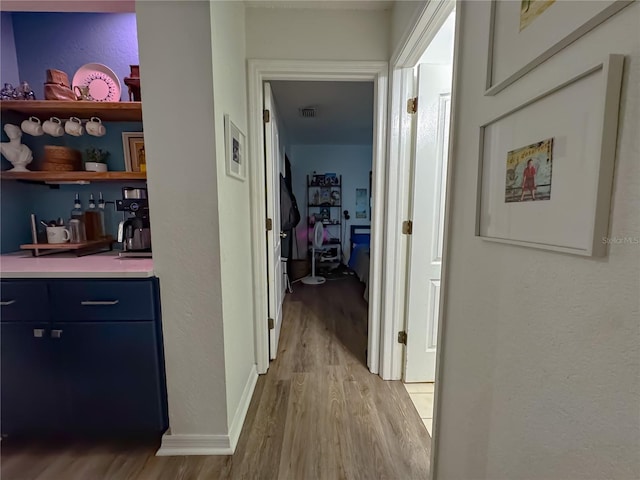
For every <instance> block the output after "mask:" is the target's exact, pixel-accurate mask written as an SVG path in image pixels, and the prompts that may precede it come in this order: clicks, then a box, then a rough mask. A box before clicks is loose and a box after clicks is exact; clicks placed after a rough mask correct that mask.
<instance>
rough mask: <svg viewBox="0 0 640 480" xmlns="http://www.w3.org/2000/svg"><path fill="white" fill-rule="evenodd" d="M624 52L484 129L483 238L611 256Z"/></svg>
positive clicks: (479, 212) (479, 218)
mask: <svg viewBox="0 0 640 480" xmlns="http://www.w3.org/2000/svg"><path fill="white" fill-rule="evenodd" d="M623 65H624V56H623V55H609V56H608V58H607V59H606V60H605V61H604V62H602V63H600V64H598V65H596V66H594V67H592V68H590V69H588V70H586V71H585V72H583V73H581V74H580V75H578V76H576V77H574V78H572V79H569V80H568V81H565V82H563V83H561V84H559V85H558V86H557V87H555V88H553V89H552V90H550V91H548V92H545V93H543V94H542V95H540V96H538V97H536V98H533V99H531V100H529V101H527V102H525V103H524V104H522V105H520V106H518V107H516V108H515V109H513V110H511V111H509V112H506V113H504V114H503V115H501V116H499V117H498V118H495V119H493V120H491V121H489V122H487V123H486V124H484V125H482V126H481V127H480V161H479V166H478V192H477V193H478V197H477V202H476V236H478V237H480V238H482V239H483V240H489V241H494V242H500V243H510V244H514V245H521V246H528V247H533V248H540V249H546V250H552V251H557V252H565V253H573V254H576V255H583V256H603V255H606V248H607V247H606V244H607V242H606V236H607V234H608V226H609V208H610V202H611V191H612V183H613V171H614V163H615V153H616V137H617V131H618V110H619V102H620V88H621V84H622V70H623Z"/></svg>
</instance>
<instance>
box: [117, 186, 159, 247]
mask: <svg viewBox="0 0 640 480" xmlns="http://www.w3.org/2000/svg"><path fill="white" fill-rule="evenodd" d="M116 210H118V211H121V212H122V221H121V222H120V224H119V225H118V242H121V243H122V252H121V253H120V256H121V257H148V258H151V225H150V223H149V200H148V199H147V189H146V188H136V187H124V188H123V189H122V200H116Z"/></svg>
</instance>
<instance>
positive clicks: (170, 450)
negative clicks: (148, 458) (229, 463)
mask: <svg viewBox="0 0 640 480" xmlns="http://www.w3.org/2000/svg"><path fill="white" fill-rule="evenodd" d="M174 455H233V449H232V448H231V445H230V443H229V435H188V434H187V435H171V434H170V433H165V434H164V435H163V436H162V444H161V445H160V449H159V450H158V451H157V452H156V456H158V457H170V456H174Z"/></svg>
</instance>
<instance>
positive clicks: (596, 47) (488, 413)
mask: <svg viewBox="0 0 640 480" xmlns="http://www.w3.org/2000/svg"><path fill="white" fill-rule="evenodd" d="M551 8H553V7H551ZM575 8H580V3H577V2H576V3H575ZM460 10H461V12H460ZM489 11H490V3H489V2H486V1H485V2H462V4H461V6H460V7H459V13H461V14H462V17H463V18H462V32H463V35H462V42H461V50H460V54H461V61H460V63H459V67H460V68H459V71H458V75H459V78H460V89H459V91H458V102H459V110H458V112H457V119H458V123H457V126H456V127H457V133H456V139H455V152H454V155H453V158H452V161H451V166H452V168H453V185H452V187H453V189H452V192H451V193H452V195H451V197H452V199H453V201H452V205H451V206H450V208H451V220H452V221H451V226H450V231H449V239H450V240H449V264H448V280H447V281H448V296H447V298H446V301H445V302H446V314H445V318H444V333H443V336H444V341H443V344H442V349H443V350H442V352H443V357H442V382H441V385H440V386H439V388H440V389H441V398H440V399H441V402H440V415H441V417H440V418H441V422H440V425H438V426H437V428H439V431H438V432H436V435H437V436H438V438H437V441H438V445H439V448H438V451H437V458H436V471H435V474H436V478H438V479H458V478H478V479H480V478H486V479H510V480H516V479H524V478H527V479H543V478H544V479H602V478H618V479H632V478H633V479H637V478H640V455H639V454H638V452H640V336H639V331H640V304H639V298H640V245H639V244H638V243H637V242H638V241H640V162H639V161H638V159H639V155H640V136H639V135H638V132H639V131H640V123H639V105H640V37H639V35H638V27H639V26H640V4H638V3H635V4H633V5H632V6H630V7H627V8H626V9H625V10H623V11H622V12H621V13H618V14H617V15H616V16H615V17H613V18H611V19H609V20H608V21H607V22H606V23H605V24H603V25H601V26H600V27H598V28H597V29H596V30H595V31H592V32H591V33H589V34H588V35H586V36H585V37H583V38H582V39H580V40H578V41H577V42H576V43H574V44H572V45H570V46H569V47H568V48H566V49H565V50H564V51H562V52H561V53H559V54H558V55H556V56H555V57H554V58H552V59H550V60H549V61H547V62H545V63H544V64H543V65H541V66H540V67H538V68H536V69H535V70H534V71H532V72H531V73H530V74H528V75H527V76H526V77H525V78H523V79H521V80H520V81H519V82H518V83H517V84H515V85H513V86H511V87H509V88H507V89H506V90H504V91H503V92H501V93H500V94H498V95H497V96H496V97H485V96H484V95H483V90H484V79H485V68H486V59H487V45H488V34H489ZM549 12H551V9H550V10H549ZM609 53H622V54H626V55H627V59H626V63H625V72H624V85H623V90H622V100H621V105H622V106H621V111H620V130H619V136H618V152H617V158H616V171H615V180H614V182H615V183H614V194H613V206H612V215H611V220H610V235H611V236H613V237H627V238H632V239H635V240H636V243H635V244H621V245H612V246H611V247H610V250H609V255H608V256H607V257H605V258H602V259H589V258H581V257H577V256H571V255H565V254H558V253H552V252H545V251H539V250H534V249H529V248H521V247H515V246H509V245H500V244H494V243H487V242H484V241H482V240H480V239H477V238H475V237H474V224H475V203H476V195H475V194H476V174H477V162H478V137H479V135H478V126H479V125H481V124H482V123H483V122H485V121H487V120H489V119H491V118H494V117H495V116H497V115H498V114H500V113H502V112H504V111H507V110H509V109H510V108H512V107H513V106H515V105H518V104H519V103H520V102H522V101H523V100H525V99H528V98H532V97H534V96H535V95H536V94H537V93H540V92H543V91H545V90H548V89H549V88H551V87H553V86H555V85H556V83H557V82H558V81H560V80H561V79H563V78H570V77H571V76H572V74H575V73H578V72H580V71H582V70H584V69H586V68H587V67H588V66H590V65H592V64H594V63H595V62H597V61H599V60H602V59H603V58H605V56H606V55H607V54H609ZM550 114H553V113H552V112H550ZM575 194H576V195H580V192H575Z"/></svg>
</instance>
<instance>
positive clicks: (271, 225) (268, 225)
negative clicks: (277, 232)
mask: <svg viewBox="0 0 640 480" xmlns="http://www.w3.org/2000/svg"><path fill="white" fill-rule="evenodd" d="M271 230H273V220H271V219H270V218H267V232H270V231H271Z"/></svg>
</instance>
